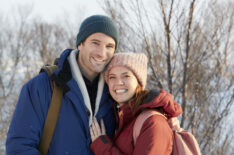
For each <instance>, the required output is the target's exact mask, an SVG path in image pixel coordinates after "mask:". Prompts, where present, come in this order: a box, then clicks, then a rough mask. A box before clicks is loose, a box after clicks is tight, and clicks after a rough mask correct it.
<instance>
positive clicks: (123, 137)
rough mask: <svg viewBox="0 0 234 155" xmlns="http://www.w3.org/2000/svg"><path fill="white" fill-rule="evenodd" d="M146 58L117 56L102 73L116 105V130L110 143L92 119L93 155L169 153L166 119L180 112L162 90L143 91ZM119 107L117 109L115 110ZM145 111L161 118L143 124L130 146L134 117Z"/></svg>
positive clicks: (139, 54) (176, 104)
mask: <svg viewBox="0 0 234 155" xmlns="http://www.w3.org/2000/svg"><path fill="white" fill-rule="evenodd" d="M147 61H148V60H147V57H146V56H145V55H144V54H143V53H118V54H115V55H114V57H113V59H112V60H111V62H110V64H109V65H108V67H107V70H106V71H105V73H104V75H105V80H106V82H107V84H108V87H109V91H110V94H111V96H112V97H113V99H114V100H115V101H116V105H117V108H116V113H117V116H118V117H117V124H118V125H117V128H116V134H115V136H114V138H113V140H111V139H110V138H108V137H107V136H106V135H105V127H104V124H103V121H101V127H100V126H99V124H98V122H97V120H96V119H94V121H93V123H92V125H91V127H90V134H91V138H92V144H91V145H90V148H91V150H92V151H93V152H94V154H97V155H99V154H101V155H105V154H106V155H110V154H117V155H120V154H124V155H132V154H133V155H151V154H152V155H157V154H158V155H167V154H168V155H169V154H171V153H172V145H173V132H172V130H171V128H170V126H169V125H168V122H167V118H170V117H176V116H178V115H180V114H181V112H182V110H181V107H180V105H179V104H178V103H176V102H175V101H174V100H173V98H172V96H171V95H170V94H169V93H167V92H166V91H164V90H159V91H155V90H154V91H148V90H145V85H146V79H147ZM118 107H119V108H118ZM147 109H155V110H157V111H158V112H160V113H161V114H163V115H164V116H162V115H152V116H151V117H149V118H148V119H147V120H146V121H145V122H144V124H143V126H142V128H141V130H140V133H139V136H138V138H137V140H136V142H134V140H133V126H134V123H135V121H136V118H137V116H139V114H140V113H141V112H142V111H144V110H147Z"/></svg>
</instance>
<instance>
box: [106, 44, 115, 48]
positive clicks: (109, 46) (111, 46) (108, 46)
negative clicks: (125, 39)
mask: <svg viewBox="0 0 234 155" xmlns="http://www.w3.org/2000/svg"><path fill="white" fill-rule="evenodd" d="M106 47H107V48H114V46H113V45H107V46H106Z"/></svg>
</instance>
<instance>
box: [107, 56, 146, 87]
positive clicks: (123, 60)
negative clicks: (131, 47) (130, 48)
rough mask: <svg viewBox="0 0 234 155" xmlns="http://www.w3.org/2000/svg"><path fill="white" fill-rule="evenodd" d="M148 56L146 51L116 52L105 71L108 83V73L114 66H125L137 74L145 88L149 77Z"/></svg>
mask: <svg viewBox="0 0 234 155" xmlns="http://www.w3.org/2000/svg"><path fill="white" fill-rule="evenodd" d="M147 63H148V58H147V57H146V55H145V54H144V53H132V52H124V53H116V54H114V56H113V58H112V59H111V62H110V63H109V64H108V66H107V69H106V71H105V72H104V76H105V80H106V82H107V83H108V74H109V71H110V70H111V69H112V68H113V67H117V66H123V67H127V68H128V69H130V70H131V71H132V72H133V74H134V75H135V76H136V78H137V80H138V82H139V84H140V85H141V86H142V88H143V89H145V86H146V79H147Z"/></svg>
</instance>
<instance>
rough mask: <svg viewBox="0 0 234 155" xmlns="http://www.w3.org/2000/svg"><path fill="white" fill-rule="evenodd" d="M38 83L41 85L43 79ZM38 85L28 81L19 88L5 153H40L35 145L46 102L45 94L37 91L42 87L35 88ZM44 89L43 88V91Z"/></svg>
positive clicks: (35, 154)
mask: <svg viewBox="0 0 234 155" xmlns="http://www.w3.org/2000/svg"><path fill="white" fill-rule="evenodd" d="M40 84H41V85H43V81H40ZM38 85H39V84H35V83H32V82H31V81H29V82H28V83H27V84H25V85H24V86H23V88H22V90H21V93H20V96H19V99H18V103H17V105H16V108H15V111H14V115H13V118H12V121H11V124H10V127H9V131H8V134H7V140H6V154H7V155H13V154H17V155H40V152H39V151H38V149H37V147H38V145H39V142H40V137H41V131H42V128H43V124H44V121H45V116H46V112H47V111H46V110H45V109H46V106H48V104H46V103H45V102H46V99H45V96H42V95H41V94H42V93H39V90H40V89H43V88H42V87H40V88H37V87H38ZM44 86H45V85H44ZM46 91H47V90H44V92H45V93H47V92H46ZM40 92H41V91H40ZM47 95H48V94H47ZM41 103H45V104H44V105H42V104H41ZM42 106H44V107H42ZM45 111H46V112H45Z"/></svg>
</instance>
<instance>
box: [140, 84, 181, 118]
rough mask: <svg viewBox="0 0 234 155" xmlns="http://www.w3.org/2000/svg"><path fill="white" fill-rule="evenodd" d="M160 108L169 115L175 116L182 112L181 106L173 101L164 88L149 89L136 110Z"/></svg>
mask: <svg viewBox="0 0 234 155" xmlns="http://www.w3.org/2000/svg"><path fill="white" fill-rule="evenodd" d="M160 107H161V108H162V109H163V110H164V111H165V112H166V114H168V115H169V117H177V116H179V115H180V114H181V113H182V108H181V106H180V105H179V104H178V103H177V102H175V101H174V99H173V97H172V95H171V94H170V93H168V92H166V91H165V90H163V89H162V90H160V91H159V90H151V91H150V92H149V94H148V95H147V98H146V99H145V100H144V101H143V104H142V105H140V106H139V107H138V109H137V112H139V111H140V110H143V109H155V108H160Z"/></svg>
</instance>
